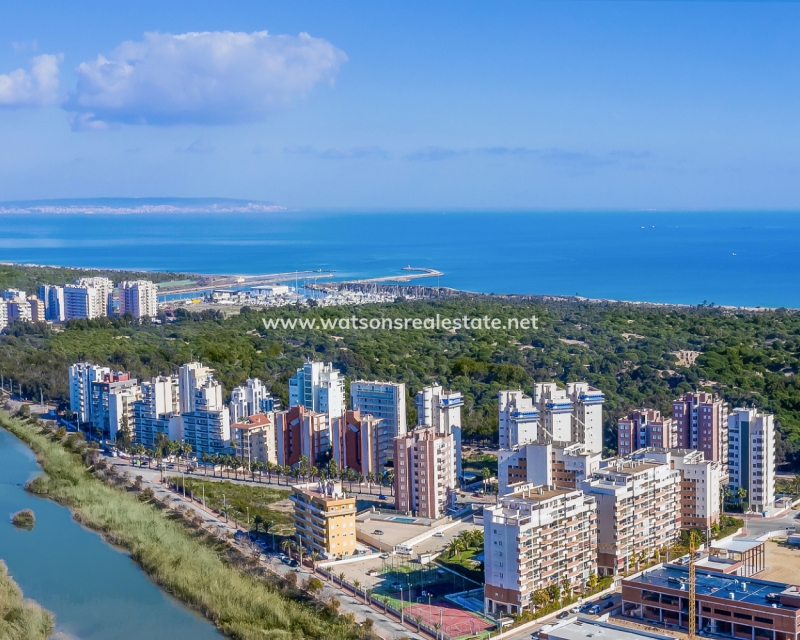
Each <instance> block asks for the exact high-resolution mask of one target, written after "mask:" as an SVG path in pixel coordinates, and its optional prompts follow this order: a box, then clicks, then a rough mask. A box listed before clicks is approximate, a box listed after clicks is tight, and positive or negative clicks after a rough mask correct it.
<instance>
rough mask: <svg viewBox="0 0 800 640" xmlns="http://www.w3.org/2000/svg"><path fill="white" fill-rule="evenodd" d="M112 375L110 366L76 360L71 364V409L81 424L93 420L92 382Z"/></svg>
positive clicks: (68, 374) (68, 373)
mask: <svg viewBox="0 0 800 640" xmlns="http://www.w3.org/2000/svg"><path fill="white" fill-rule="evenodd" d="M107 375H112V371H111V369H110V368H109V367H99V366H97V365H94V364H92V363H91V362H76V363H75V364H73V365H70V367H69V369H68V371H67V376H68V379H69V410H70V411H71V412H72V413H74V414H75V419H76V421H77V422H78V423H79V424H83V423H86V422H91V421H92V382H97V381H101V380H103V379H104V378H105V376H107Z"/></svg>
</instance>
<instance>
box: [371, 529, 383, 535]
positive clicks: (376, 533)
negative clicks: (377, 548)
mask: <svg viewBox="0 0 800 640" xmlns="http://www.w3.org/2000/svg"><path fill="white" fill-rule="evenodd" d="M372 533H373V534H374V535H376V536H382V535H383V531H381V530H380V529H375V531H373V532H372Z"/></svg>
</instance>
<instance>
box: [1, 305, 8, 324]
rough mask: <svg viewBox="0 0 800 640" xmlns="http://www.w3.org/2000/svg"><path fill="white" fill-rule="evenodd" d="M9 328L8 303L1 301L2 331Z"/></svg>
mask: <svg viewBox="0 0 800 640" xmlns="http://www.w3.org/2000/svg"><path fill="white" fill-rule="evenodd" d="M7 326H8V303H7V302H6V301H5V300H0V331H2V330H3V329H5V328H6V327H7Z"/></svg>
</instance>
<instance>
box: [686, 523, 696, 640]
mask: <svg viewBox="0 0 800 640" xmlns="http://www.w3.org/2000/svg"><path fill="white" fill-rule="evenodd" d="M694 536H695V533H694V529H692V530H690V531H689V635H688V640H696V638H697V635H696V633H695V629H696V628H697V611H696V610H695V593H696V591H697V580H696V576H695V571H694Z"/></svg>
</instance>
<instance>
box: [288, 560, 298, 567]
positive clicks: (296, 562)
mask: <svg viewBox="0 0 800 640" xmlns="http://www.w3.org/2000/svg"><path fill="white" fill-rule="evenodd" d="M299 565H300V563H299V562H298V561H297V560H294V559H292V560H290V561H289V566H290V567H297V566H299Z"/></svg>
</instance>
